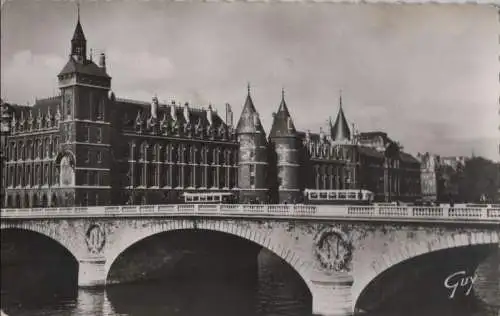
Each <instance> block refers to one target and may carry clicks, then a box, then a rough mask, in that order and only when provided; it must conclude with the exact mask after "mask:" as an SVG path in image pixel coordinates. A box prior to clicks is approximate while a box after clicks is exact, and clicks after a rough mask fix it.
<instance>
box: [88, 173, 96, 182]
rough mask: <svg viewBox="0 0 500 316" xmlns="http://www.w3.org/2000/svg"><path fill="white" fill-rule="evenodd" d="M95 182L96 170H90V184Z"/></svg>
mask: <svg viewBox="0 0 500 316" xmlns="http://www.w3.org/2000/svg"><path fill="white" fill-rule="evenodd" d="M95 184H96V183H95V171H89V185H95Z"/></svg>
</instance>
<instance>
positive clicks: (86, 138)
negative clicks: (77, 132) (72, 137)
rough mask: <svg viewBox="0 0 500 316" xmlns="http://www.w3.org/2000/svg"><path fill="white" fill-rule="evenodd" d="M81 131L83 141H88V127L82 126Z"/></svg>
mask: <svg viewBox="0 0 500 316" xmlns="http://www.w3.org/2000/svg"><path fill="white" fill-rule="evenodd" d="M82 133H83V141H84V142H88V141H89V128H88V127H84V128H83V131H82Z"/></svg>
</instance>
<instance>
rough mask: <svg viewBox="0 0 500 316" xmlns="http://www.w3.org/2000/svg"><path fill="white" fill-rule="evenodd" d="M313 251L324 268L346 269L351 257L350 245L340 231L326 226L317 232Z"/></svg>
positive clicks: (340, 270) (338, 270)
mask: <svg viewBox="0 0 500 316" xmlns="http://www.w3.org/2000/svg"><path fill="white" fill-rule="evenodd" d="M314 252H315V255H316V258H317V259H318V261H319V263H320V264H321V266H322V267H323V268H324V269H326V270H330V271H331V270H333V271H337V272H342V271H348V269H349V268H348V266H349V263H350V262H351V259H352V245H351V244H350V243H349V241H348V238H347V236H346V235H345V233H343V232H342V231H340V230H338V229H335V228H328V229H326V230H324V231H323V232H321V233H319V234H318V235H317V236H316V239H315V247H314Z"/></svg>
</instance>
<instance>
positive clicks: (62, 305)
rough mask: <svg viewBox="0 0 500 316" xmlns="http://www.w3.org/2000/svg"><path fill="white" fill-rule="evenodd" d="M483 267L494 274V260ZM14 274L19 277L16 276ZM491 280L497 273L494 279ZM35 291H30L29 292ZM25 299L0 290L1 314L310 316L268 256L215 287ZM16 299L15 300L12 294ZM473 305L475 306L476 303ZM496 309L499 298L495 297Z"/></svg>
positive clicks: (430, 313) (439, 315)
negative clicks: (243, 275) (252, 273)
mask: <svg viewBox="0 0 500 316" xmlns="http://www.w3.org/2000/svg"><path fill="white" fill-rule="evenodd" d="M493 262H494V263H496V265H495V264H491V262H490V263H489V264H488V265H487V266H486V267H487V268H488V267H489V268H490V270H489V271H493V272H495V271H498V270H495V269H498V264H497V261H493ZM483 269H485V268H483ZM18 275H19V274H18ZM495 275H496V274H495ZM495 287H498V277H493V278H490V279H489V282H486V281H485V282H483V283H482V284H481V291H483V292H488V289H490V290H491V291H494V290H496V289H495ZM33 289H34V288H33ZM36 289H39V290H40V291H27V292H25V293H24V295H22V294H20V293H11V292H8V291H2V309H4V311H6V312H7V313H8V315H22V316H23V315H30V316H31V315H67V316H87V315H88V316H91V315H106V316H118V315H122V316H133V315H139V316H143V315H146V316H155V315H161V316H168V315H176V316H210V315H216V316H278V315H283V316H285V315H286V316H308V315H309V316H310V315H311V296H310V293H309V292H308V290H307V288H306V287H305V285H304V283H303V281H302V280H301V279H300V277H299V276H298V275H297V274H296V273H295V272H294V271H293V270H292V269H291V268H290V267H288V266H286V265H284V264H283V263H282V262H281V261H280V259H277V257H274V256H273V255H271V254H269V253H267V252H261V254H260V255H259V268H258V278H257V280H254V281H253V282H252V281H251V280H248V279H246V280H245V279H242V280H238V281H237V282H218V281H217V280H214V279H213V278H212V279H211V278H207V279H204V280H201V279H193V280H183V282H179V281H172V282H166V281H156V282H151V281H150V282H141V283H135V284H122V285H115V286H110V287H109V288H107V289H106V291H104V290H103V289H95V290H82V289H80V290H78V291H75V290H74V288H73V290H72V289H69V288H66V289H61V288H57V287H55V284H53V286H52V287H51V286H50V284H46V285H45V286H44V287H43V289H42V287H41V286H38V287H36ZM14 294H15V295H14ZM35 294H36V295H35ZM476 303H478V302H476ZM496 303H498V305H500V298H496ZM364 315H365V316H399V315H405V316H422V315H426V316H452V315H453V316H498V315H499V309H498V307H494V306H492V305H486V304H479V303H478V304H470V305H468V306H467V307H465V306H459V307H455V308H452V307H449V306H447V307H444V306H421V307H419V308H414V309H406V310H391V306H385V310H384V311H383V312H376V313H370V314H364Z"/></svg>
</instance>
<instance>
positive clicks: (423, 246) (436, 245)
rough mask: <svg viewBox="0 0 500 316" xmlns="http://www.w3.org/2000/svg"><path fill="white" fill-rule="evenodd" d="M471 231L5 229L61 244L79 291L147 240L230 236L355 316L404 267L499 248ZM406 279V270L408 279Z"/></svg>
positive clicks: (183, 222) (478, 230) (59, 223)
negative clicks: (443, 254)
mask: <svg viewBox="0 0 500 316" xmlns="http://www.w3.org/2000/svg"><path fill="white" fill-rule="evenodd" d="M466 225H467V227H465V228H464V224H463V223H446V224H442V225H439V226H438V225H436V224H435V223H433V224H428V223H427V224H426V223H411V222H400V223H387V222H378V221H373V222H362V221H361V222H360V221H349V220H346V221H335V222H332V221H321V220H320V221H314V222H311V221H310V220H307V219H304V220H297V219H294V220H292V221H290V220H287V219H280V218H267V219H264V218H250V219H243V218H236V219H235V218H206V217H204V218H193V217H192V216H190V217H176V218H166V217H142V218H137V217H130V218H112V217H109V218H105V217H104V218H99V217H96V218H77V217H73V218H55V219H43V218H38V219H37V218H30V219H28V218H27V219H6V220H4V221H2V223H1V229H2V230H7V229H16V230H17V229H20V230H28V231H34V232H38V233H40V234H42V235H45V236H47V237H49V238H52V239H53V240H55V241H56V242H58V243H59V244H61V245H62V246H63V247H65V248H66V249H67V250H68V251H69V252H70V253H71V254H72V255H73V256H74V258H75V259H76V261H78V263H79V271H78V273H79V276H78V284H79V285H80V286H82V287H85V286H104V285H106V283H107V280H108V276H109V273H110V271H111V270H112V269H113V263H114V262H115V260H116V259H117V258H118V256H120V255H121V254H122V253H124V251H126V250H127V249H129V247H131V246H132V245H134V244H136V243H137V242H140V241H143V240H145V239H146V238H147V237H150V236H153V235H156V234H163V233H168V232H170V231H177V230H191V229H194V230H209V231H215V232H223V233H226V234H228V236H233V237H239V238H243V239H246V240H250V241H252V242H254V243H256V244H257V245H259V246H261V247H263V248H265V249H267V250H269V251H271V252H273V253H274V254H275V255H277V256H278V257H279V258H281V259H283V260H284V261H285V262H286V263H287V264H289V265H290V266H291V267H293V268H294V269H295V271H296V272H297V273H298V275H300V277H301V278H302V279H303V281H304V283H305V284H306V285H307V287H308V288H309V290H310V292H311V295H312V299H313V304H312V305H313V306H312V308H313V313H314V314H317V315H339V316H340V315H352V313H353V311H354V309H355V307H356V306H357V303H358V301H359V300H360V298H361V296H362V295H363V293H364V292H365V291H366V289H368V288H369V287H370V284H371V282H372V281H373V280H375V279H376V278H377V277H378V276H380V275H382V274H384V273H386V272H387V271H389V270H390V269H391V268H392V267H395V266H398V265H399V264H400V263H402V262H408V261H411V260H412V259H416V258H419V257H421V256H424V255H432V254H433V253H434V254H435V253H437V252H438V251H440V250H447V249H453V250H454V251H455V250H456V251H468V250H471V251H472V250H473V249H474V248H475V246H481V245H492V246H494V247H496V245H498V244H499V242H500V233H499V232H498V229H497V228H498V226H497V225H495V224H491V225H484V224H476V223H469V224H466ZM228 238H231V237H228ZM473 246H474V247H473ZM464 256H465V257H467V256H466V254H465V255H464ZM479 259H483V258H482V257H481V258H479V257H478V259H477V260H479ZM442 263H443V262H439V261H438V262H436V264H442ZM407 272H409V271H407ZM452 272H454V271H452ZM410 274H411V273H410ZM404 277H405V272H404V271H403V273H402V274H401V275H400V278H404Z"/></svg>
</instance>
